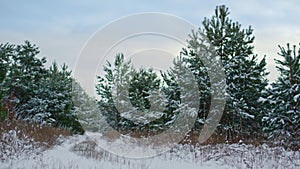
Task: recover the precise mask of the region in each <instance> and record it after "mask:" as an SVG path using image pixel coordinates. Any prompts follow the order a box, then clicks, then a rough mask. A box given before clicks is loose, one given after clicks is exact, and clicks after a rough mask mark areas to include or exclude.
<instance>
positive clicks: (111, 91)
mask: <svg viewBox="0 0 300 169" xmlns="http://www.w3.org/2000/svg"><path fill="white" fill-rule="evenodd" d="M104 71H105V75H104V76H103V77H100V76H98V79H99V83H98V84H97V86H96V89H97V92H98V95H99V96H100V100H99V108H100V111H101V112H103V114H104V115H105V117H106V120H107V122H108V123H109V124H110V126H112V127H114V128H115V129H118V130H121V131H127V130H137V131H143V132H146V130H147V131H149V130H160V129H161V128H162V126H163V125H162V124H163V123H162V121H163V117H162V116H163V114H164V110H165V109H164V103H165V102H166V100H165V99H164V96H163V94H160V93H161V80H160V79H159V77H158V76H157V75H156V73H155V72H154V71H153V70H152V69H145V68H141V69H139V70H135V69H133V67H132V65H131V63H130V61H129V62H125V61H124V56H123V55H122V54H118V55H116V58H115V61H114V67H113V66H112V64H111V63H109V62H107V65H106V66H105V67H104Z"/></svg>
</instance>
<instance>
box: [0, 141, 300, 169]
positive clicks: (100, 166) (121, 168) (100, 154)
mask: <svg viewBox="0 0 300 169" xmlns="http://www.w3.org/2000/svg"><path fill="white" fill-rule="evenodd" d="M14 141H15V143H14V144H15V145H21V143H18V142H21V140H14ZM19 148H20V150H19V151H16V150H15V151H14V153H15V154H14V153H11V152H2V155H1V157H2V159H1V161H0V162H1V163H0V168H3V169H21V168H26V169H27V168H28V169H35V168H36V169H65V168H66V169H77V168H78V169H81V168H83V169H85V168H87V169H94V168H95V169H96V168H97V169H169V168H170V169H171V168H172V169H182V168H186V169H202V168H203V169H223V168H224V169H225V168H238V169H239V168H257V169H260V168H272V169H277V168H278V169H279V168H282V169H283V168H284V169H285V168H295V169H296V168H300V152H299V151H297V152H293V151H286V150H284V149H283V148H279V147H275V148H270V147H268V146H267V145H261V146H258V147H255V146H252V145H245V144H231V145H229V144H222V145H216V146H209V145H207V146H201V147H200V146H199V147H197V148H195V147H192V146H187V145H186V146H177V147H176V148H174V149H172V150H171V151H169V152H167V153H164V154H161V155H159V156H156V157H153V158H146V159H128V158H124V157H118V156H116V155H113V154H110V153H108V152H104V151H102V150H101V149H100V148H99V147H97V146H96V145H95V144H94V142H92V141H91V140H90V139H89V138H88V137H87V136H72V137H69V138H67V139H61V140H60V144H58V145H56V146H55V147H53V148H51V149H49V150H45V151H42V150H40V149H37V148H34V150H32V149H33V148H32V147H28V146H27V147H26V146H19Z"/></svg>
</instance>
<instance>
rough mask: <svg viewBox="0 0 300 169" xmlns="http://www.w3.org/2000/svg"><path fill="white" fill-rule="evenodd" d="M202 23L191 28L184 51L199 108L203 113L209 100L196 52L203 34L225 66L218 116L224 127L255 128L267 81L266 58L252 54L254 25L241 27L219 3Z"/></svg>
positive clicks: (229, 128) (231, 129)
mask: <svg viewBox="0 0 300 169" xmlns="http://www.w3.org/2000/svg"><path fill="white" fill-rule="evenodd" d="M203 26H204V29H199V30H198V31H197V32H192V35H191V36H190V39H189V41H188V42H189V46H188V51H186V52H184V54H185V55H186V56H188V57H190V58H189V60H188V62H189V63H190V65H191V68H192V70H193V72H194V73H195V74H196V76H197V77H198V79H199V81H198V84H199V91H200V94H201V97H200V111H203V113H202V114H204V116H205V115H206V114H207V110H208V107H209V102H210V96H209V92H210V91H209V90H210V89H209V83H207V79H209V77H207V73H206V72H207V71H206V70H205V68H203V67H204V66H205V65H203V63H202V62H201V57H202V56H201V53H199V47H200V46H199V45H200V44H202V42H200V41H201V37H205V38H207V39H208V40H209V42H210V44H211V45H212V46H213V47H214V50H215V51H216V52H217V54H218V56H219V59H220V60H221V62H222V64H223V66H224V69H225V75H226V84H227V89H226V95H227V98H226V108H225V111H224V113H223V117H222V120H221V124H222V127H223V129H225V130H227V131H238V132H240V131H242V130H248V129H249V130H251V131H257V130H258V129H259V128H260V126H261V124H260V121H261V118H262V115H261V114H262V112H261V111H262V110H261V109H262V108H261V106H262V103H260V102H259V98H260V95H261V92H262V91H263V90H264V88H265V86H266V85H267V80H266V75H267V72H266V61H265V58H263V59H262V60H261V61H259V62H258V59H257V55H254V54H253V41H254V36H252V33H253V29H252V28H251V27H249V28H248V29H242V27H241V25H240V24H239V23H238V22H233V21H232V20H231V19H229V11H228V8H226V7H225V6H218V7H217V8H216V10H215V15H214V16H213V17H212V18H211V19H207V18H205V19H204V21H203ZM200 52H201V50H200ZM207 105H208V106H207Z"/></svg>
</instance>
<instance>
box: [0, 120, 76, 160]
mask: <svg viewBox="0 0 300 169" xmlns="http://www.w3.org/2000/svg"><path fill="white" fill-rule="evenodd" d="M69 135H70V132H69V131H67V130H66V129H59V128H54V127H51V126H40V125H38V124H35V123H26V122H24V121H21V120H5V121H3V122H0V161H3V160H6V159H10V158H18V157H19V156H21V155H22V154H24V153H25V154H26V153H31V152H32V151H33V150H36V149H47V148H51V147H52V146H54V145H56V144H57V139H58V138H59V137H65V136H69Z"/></svg>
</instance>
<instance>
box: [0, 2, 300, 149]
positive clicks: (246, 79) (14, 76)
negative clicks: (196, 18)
mask: <svg viewBox="0 0 300 169" xmlns="http://www.w3.org/2000/svg"><path fill="white" fill-rule="evenodd" d="M202 24H203V25H202V26H201V27H200V28H199V29H198V30H194V31H192V33H191V35H190V36H189V38H188V46H187V48H184V49H182V51H181V53H180V54H179V56H178V57H177V58H176V59H174V62H173V63H174V64H173V67H172V68H171V69H170V70H168V71H167V72H161V73H160V75H158V74H157V73H155V72H154V70H152V69H146V68H140V69H138V70H136V69H134V68H133V66H132V64H131V62H130V61H128V62H125V58H124V56H123V55H122V54H118V55H117V56H116V58H115V61H114V63H110V62H107V65H106V66H105V67H104V72H105V75H103V76H99V77H98V83H97V86H96V90H97V92H98V94H99V96H100V99H99V100H98V101H97V102H98V105H95V104H94V103H93V99H91V98H89V97H88V96H87V95H86V94H84V92H83V91H82V89H81V88H80V86H79V85H78V84H76V85H75V86H77V88H78V91H75V92H78V93H80V94H79V95H77V96H76V94H75V100H74V96H72V82H73V78H72V77H71V72H70V71H69V70H68V68H67V66H66V65H63V66H62V67H61V68H59V67H58V66H57V64H56V63H53V64H52V66H51V67H50V68H45V65H44V64H45V62H46V59H45V58H41V59H39V58H37V54H38V53H39V51H38V48H37V47H36V46H34V45H31V44H30V43H29V42H27V41H26V42H25V44H23V45H10V44H2V45H0V69H1V70H0V84H1V91H0V99H1V107H0V110H1V112H0V115H1V117H2V118H4V117H5V116H6V115H8V117H7V116H6V117H5V118H8V119H10V118H11V119H15V118H19V119H24V120H30V121H32V120H33V121H35V122H37V123H40V124H50V125H53V126H57V127H60V126H63V127H67V128H70V129H71V130H72V131H73V132H77V133H83V129H82V127H81V125H80V124H79V119H78V117H77V116H76V111H77V112H78V111H92V112H93V115H88V114H87V113H81V115H82V116H83V117H84V118H86V117H88V121H87V120H86V121H84V123H90V124H93V125H89V127H88V128H89V129H92V130H93V131H95V130H98V128H99V127H101V125H98V124H97V120H99V117H98V116H97V115H95V113H96V114H97V113H101V114H103V115H104V116H105V117H106V121H107V122H108V124H109V125H110V126H112V127H113V128H115V129H117V130H118V131H120V132H123V133H132V132H136V133H141V134H142V135H143V134H144V135H147V134H156V133H159V132H162V131H165V130H167V129H168V128H170V127H171V126H172V125H173V124H174V122H175V121H176V119H177V117H178V114H179V113H180V111H182V103H183V101H182V100H183V99H184V98H185V97H194V96H195V95H194V93H190V92H189V91H187V93H186V95H185V96H183V93H182V91H181V90H180V83H183V84H186V85H190V84H192V83H191V82H193V79H191V78H189V77H187V76H178V74H180V72H181V71H182V70H185V69H188V70H190V71H191V72H192V74H193V77H194V79H196V81H195V83H196V90H197V91H198V93H199V95H198V97H194V98H193V102H194V103H197V104H196V105H197V106H198V108H197V110H195V111H191V112H190V113H195V112H196V116H197V119H196V121H195V125H194V127H193V129H192V132H193V133H199V131H200V130H201V128H202V127H203V125H204V124H205V123H206V122H207V121H206V120H207V115H208V113H209V110H210V107H211V99H212V93H211V92H212V84H211V82H210V78H212V77H210V76H209V71H213V70H208V68H207V67H206V66H207V65H205V64H204V63H203V59H204V57H207V56H211V57H213V56H215V55H207V53H203V51H213V52H215V54H216V56H217V58H216V59H218V60H219V61H220V62H221V63H222V64H223V68H224V74H225V80H226V88H224V90H225V93H226V97H225V102H226V104H225V108H224V111H223V112H222V118H221V120H220V122H219V125H218V127H217V129H216V131H215V132H216V133H218V134H222V135H223V136H224V140H230V139H233V138H234V137H236V136H239V135H243V136H247V137H248V138H250V139H251V138H252V139H253V138H255V137H259V136H263V137H264V138H265V139H270V140H276V141H279V142H280V143H282V144H286V145H288V146H290V145H295V146H299V138H300V127H299V125H300V116H299V114H300V104H299V103H300V86H299V85H300V78H299V77H300V76H299V75H300V65H299V58H300V52H299V51H300V50H299V49H297V48H296V46H290V45H287V47H282V46H279V53H278V54H279V56H280V58H279V59H276V64H277V68H278V71H279V72H280V75H279V77H278V79H277V80H276V81H275V82H274V83H271V84H269V83H268V80H267V75H268V74H269V72H267V71H266V65H267V63H266V59H265V57H264V58H263V59H261V60H259V59H258V56H257V55H256V54H255V53H254V51H253V50H254V46H253V42H254V36H253V29H252V28H251V27H248V28H243V27H242V26H241V24H239V23H238V22H235V21H232V20H231V19H230V18H229V11H228V8H226V7H225V6H218V7H217V8H216V10H215V13H214V15H213V16H212V17H211V18H205V19H204V21H203V23H202ZM208 59H209V58H208ZM192 85H193V84H192ZM192 85H191V86H192ZM79 89H80V90H79ZM81 96H82V97H81ZM84 98H87V100H88V101H87V102H86V101H85V100H84ZM74 102H75V103H79V104H80V103H83V104H82V105H81V107H76V106H74ZM85 103H89V105H87V106H89V107H92V108H91V109H88V108H85V107H84V106H85V105H84V104H85ZM194 103H189V104H194ZM96 106H98V108H99V109H95V107H96ZM128 108H130V109H128ZM93 119H94V121H93ZM81 122H82V121H81ZM94 124H95V125H94ZM87 125H88V124H87ZM96 125H98V127H96Z"/></svg>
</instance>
